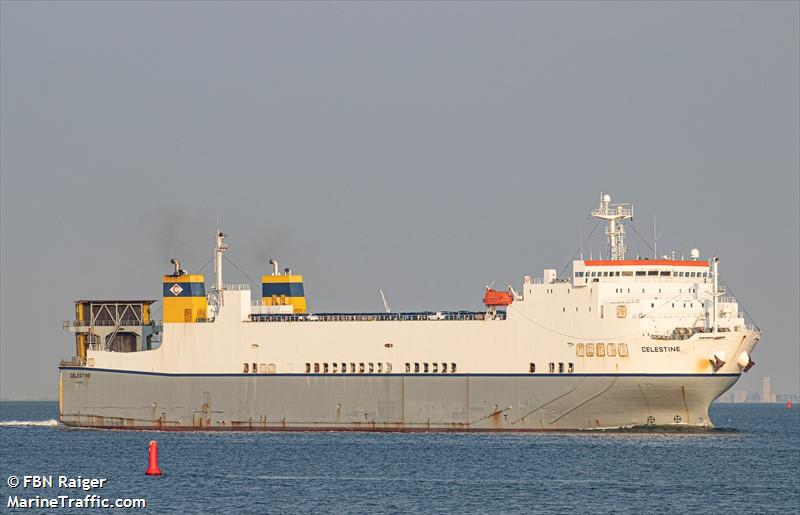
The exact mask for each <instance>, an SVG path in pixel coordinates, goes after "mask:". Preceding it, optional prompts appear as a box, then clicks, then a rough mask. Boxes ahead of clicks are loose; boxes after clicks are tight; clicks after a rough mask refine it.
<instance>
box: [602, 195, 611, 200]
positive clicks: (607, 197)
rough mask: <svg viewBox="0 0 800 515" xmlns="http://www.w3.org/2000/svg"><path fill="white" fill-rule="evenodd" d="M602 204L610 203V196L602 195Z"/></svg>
mask: <svg viewBox="0 0 800 515" xmlns="http://www.w3.org/2000/svg"><path fill="white" fill-rule="evenodd" d="M603 202H611V195H603Z"/></svg>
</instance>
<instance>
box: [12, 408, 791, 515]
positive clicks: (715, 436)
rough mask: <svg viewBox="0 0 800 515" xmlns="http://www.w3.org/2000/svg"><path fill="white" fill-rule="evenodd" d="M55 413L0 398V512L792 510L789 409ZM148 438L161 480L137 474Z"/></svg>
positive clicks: (141, 472) (144, 460) (143, 462)
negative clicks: (355, 423) (303, 419)
mask: <svg viewBox="0 0 800 515" xmlns="http://www.w3.org/2000/svg"><path fill="white" fill-rule="evenodd" d="M57 409H58V408H57V405H56V404H55V403H51V402H2V403H0V458H2V460H1V462H0V477H1V478H2V484H1V485H0V494H1V495H0V501H2V508H0V511H3V512H7V511H8V510H7V500H8V496H9V495H11V494H16V495H26V496H35V495H41V496H43V497H45V496H55V495H58V494H64V493H67V492H65V491H63V490H57V489H53V490H44V491H43V490H32V489H30V488H29V489H27V490H23V489H22V488H19V487H18V488H16V489H13V490H12V489H11V488H9V486H8V485H7V478H8V476H9V475H12V474H14V475H18V476H23V475H26V474H27V475H31V474H44V475H53V476H57V475H69V476H77V475H81V476H83V477H97V478H107V479H108V482H107V486H106V487H105V488H103V489H102V490H99V491H97V492H96V493H99V494H101V495H102V496H103V497H108V498H117V497H118V498H125V497H128V498H145V499H146V500H147V510H146V511H147V512H151V513H241V512H252V513H299V512H316V511H320V512H339V513H376V512H392V513H397V512H436V513H454V512H459V513H461V512H480V513H486V512H491V513H496V512H503V513H511V512H515V513H520V512H524V513H531V512H554V513H566V512H598V513H599V512H615V513H643V512H663V513H666V512H669V513H686V512H703V513H707V512H716V513H754V512H755V513H798V512H800V472H799V471H800V416H799V415H798V414H799V413H800V411H799V410H798V409H797V407H796V406H795V407H794V408H792V409H787V408H786V407H785V406H782V405H762V404H748V405H744V404H737V405H734V404H727V405H726V404H721V405H719V404H718V405H714V406H713V407H712V411H711V415H712V419H713V420H714V421H715V423H716V424H717V426H718V428H719V429H716V430H713V431H703V432H604V433H595V432H586V433H547V434H435V433H434V434H402V433H397V434H391V433H390V434H368V433H333V432H332V433H163V432H139V431H94V430H75V429H66V428H62V427H57V426H55V425H54V424H55V421H54V420H53V419H56V418H57ZM48 421H52V422H50V423H48ZM20 422H38V423H40V424H43V425H20ZM48 424H52V425H48ZM151 439H156V440H158V442H159V449H160V465H161V470H162V472H163V475H162V476H161V477H147V476H145V475H144V471H145V469H146V467H147V445H148V442H149V440H151ZM75 495H76V496H78V497H83V496H84V495H85V493H84V492H82V491H80V492H76V493H75ZM12 511H13V510H12ZM48 511H50V510H42V509H39V510H32V511H30V512H31V513H41V512H48ZM125 511H134V512H135V511H137V510H125ZM83 513H87V511H85V510H84V511H83Z"/></svg>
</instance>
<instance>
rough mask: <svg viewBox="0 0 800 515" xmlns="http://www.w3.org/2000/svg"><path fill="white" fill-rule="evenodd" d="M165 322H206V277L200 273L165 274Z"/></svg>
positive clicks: (163, 282)
mask: <svg viewBox="0 0 800 515" xmlns="http://www.w3.org/2000/svg"><path fill="white" fill-rule="evenodd" d="M162 284H163V287H164V306H163V311H164V313H163V314H164V322H165V323H176V322H178V323H192V322H200V321H202V322H205V320H206V317H207V316H208V314H207V312H208V302H207V300H206V285H205V278H204V277H203V276H202V275H200V274H182V275H165V276H163V281H162Z"/></svg>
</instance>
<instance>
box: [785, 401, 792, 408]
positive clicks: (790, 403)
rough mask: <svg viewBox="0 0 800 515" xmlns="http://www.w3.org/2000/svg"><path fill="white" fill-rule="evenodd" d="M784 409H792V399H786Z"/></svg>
mask: <svg viewBox="0 0 800 515" xmlns="http://www.w3.org/2000/svg"><path fill="white" fill-rule="evenodd" d="M786 409H792V401H786Z"/></svg>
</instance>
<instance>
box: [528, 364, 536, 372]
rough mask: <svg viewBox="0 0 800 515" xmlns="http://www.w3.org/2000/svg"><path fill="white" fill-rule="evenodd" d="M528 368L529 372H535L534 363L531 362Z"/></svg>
mask: <svg viewBox="0 0 800 515" xmlns="http://www.w3.org/2000/svg"><path fill="white" fill-rule="evenodd" d="M529 370H530V373H531V374H533V373H535V372H536V363H531V366H530V368H529Z"/></svg>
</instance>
